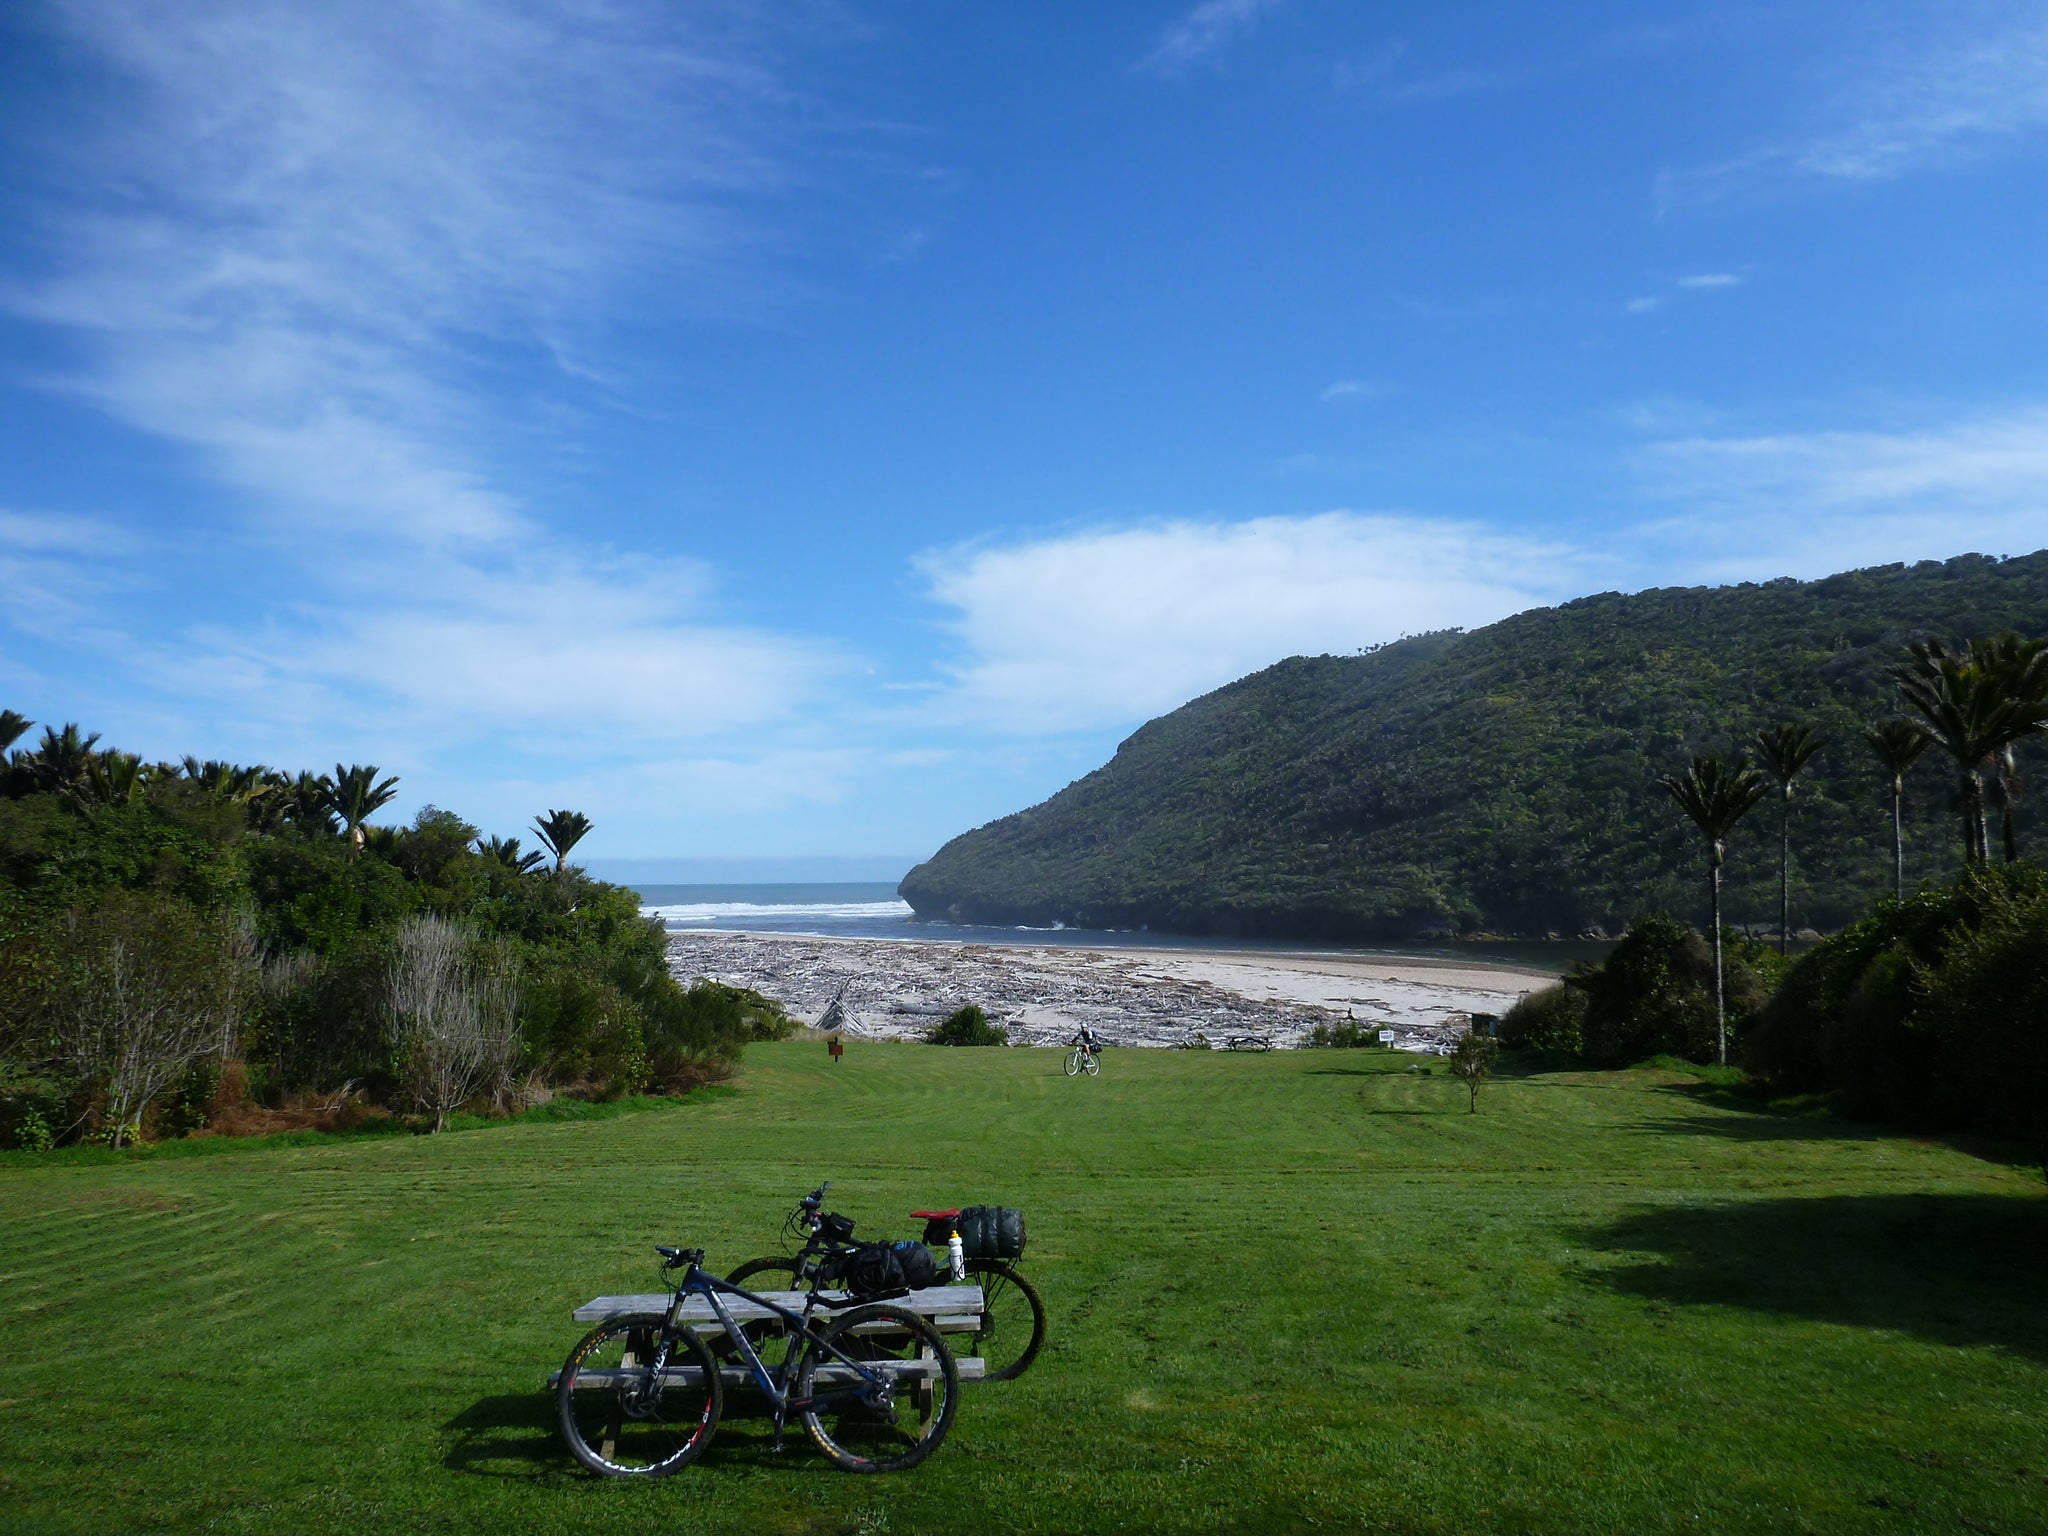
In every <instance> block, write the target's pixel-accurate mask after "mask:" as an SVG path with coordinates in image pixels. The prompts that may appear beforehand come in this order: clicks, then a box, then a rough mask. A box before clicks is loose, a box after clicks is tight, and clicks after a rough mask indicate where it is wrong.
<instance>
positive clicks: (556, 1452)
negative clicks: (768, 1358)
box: [441, 1390, 831, 1479]
mask: <svg viewBox="0 0 2048 1536" xmlns="http://www.w3.org/2000/svg"><path fill="white" fill-rule="evenodd" d="M442 1428H443V1429H446V1430H448V1431H450V1432H451V1433H452V1434H453V1435H454V1436H455V1441H454V1444H452V1445H451V1446H450V1447H449V1449H448V1454H447V1455H445V1456H443V1457H442V1458H441V1465H442V1466H444V1467H446V1468H447V1469H448V1470H449V1471H451V1472H463V1473H467V1474H469V1475H470V1476H473V1477H493V1478H507V1479H525V1478H539V1477H555V1476H560V1477H572V1478H583V1477H587V1476H588V1475H589V1474H588V1473H586V1472H585V1471H584V1469H583V1468H582V1467H581V1466H579V1465H578V1464H577V1461H576V1458H575V1457H574V1456H572V1455H570V1454H569V1448H568V1446H566V1445H564V1444H563V1443H562V1431H561V1427H560V1425H559V1424H558V1423H557V1422H556V1419H555V1397H554V1394H553V1393H552V1392H543V1391H535V1392H512V1393H504V1394H501V1395H499V1396H496V1397H485V1398H479V1399H478V1400H477V1401H476V1402H474V1403H471V1404H470V1405H469V1406H468V1407H467V1408H465V1409H463V1410H462V1412H460V1413H458V1414H457V1415H455V1417H454V1418H452V1419H450V1420H449V1421H448V1422H447V1423H446V1424H444V1425H443V1426H442ZM783 1447H784V1449H783V1454H782V1455H781V1456H777V1455H776V1454H775V1431H774V1426H773V1423H772V1422H771V1421H770V1419H769V1418H768V1414H767V1410H766V1406H765V1405H764V1404H763V1403H762V1401H761V1399H760V1398H759V1396H758V1395H757V1394H754V1393H751V1392H746V1391H744V1390H742V1391H739V1392H732V1391H728V1392H727V1394H726V1399H725V1411H724V1412H723V1413H722V1414H720V1415H719V1420H718V1433H717V1435H716V1436H715V1437H714V1438H713V1440H712V1442H711V1446H710V1448H709V1449H708V1450H707V1451H705V1453H704V1458H703V1461H702V1462H701V1463H700V1465H702V1466H706V1467H715V1466H717V1465H719V1464H720V1463H721V1462H723V1463H726V1464H728V1465H737V1466H767V1465H769V1464H771V1463H773V1464H775V1465H777V1466H785V1467H788V1468H789V1469H790V1470H792V1471H797V1470H811V1469H812V1468H814V1467H815V1468H818V1469H824V1470H830V1469H831V1467H830V1463H828V1462H827V1461H826V1460H825V1459H824V1458H823V1457H822V1456H818V1455H817V1454H815V1453H814V1452H813V1451H812V1450H811V1442H810V1437H809V1436H808V1435H806V1434H805V1433H804V1429H803V1426H802V1425H800V1424H797V1423H795V1422H794V1421H792V1422H791V1424H790V1426H789V1429H788V1430H787V1432H786V1433H785V1434H784V1436H783Z"/></svg>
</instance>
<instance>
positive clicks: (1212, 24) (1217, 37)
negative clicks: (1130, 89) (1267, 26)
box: [1135, 0, 1279, 79]
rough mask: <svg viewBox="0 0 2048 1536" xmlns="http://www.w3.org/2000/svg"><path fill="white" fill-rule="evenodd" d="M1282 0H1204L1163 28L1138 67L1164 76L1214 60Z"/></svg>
mask: <svg viewBox="0 0 2048 1536" xmlns="http://www.w3.org/2000/svg"><path fill="white" fill-rule="evenodd" d="M1278 4H1279V0H1201V3H1200V4H1199V5H1197V6H1195V8H1194V9H1193V10H1191V11H1189V12H1188V13H1187V14H1186V15H1184V16H1182V17H1181V18H1180V19H1179V20H1177V21H1175V22H1173V23H1172V24H1171V25H1169V26H1168V27H1167V28H1166V29H1165V30H1164V31H1162V32H1161V33H1160V34H1159V36H1158V38H1157V40H1156V41H1154V43H1153V44H1152V47H1151V48H1150V49H1149V50H1148V51H1147V52H1146V54H1145V56H1144V57H1143V58H1141V59H1140V60H1138V62H1137V64H1136V66H1135V67H1136V68H1137V69H1138V70H1140V71H1141V72H1143V73H1145V74H1151V75H1158V76H1159V77H1161V78H1162V79H1170V78H1172V77H1173V76H1176V75H1180V74H1184V73H1185V72H1186V71H1187V70H1188V69H1189V68H1191V67H1192V66H1194V65H1196V64H1202V63H1208V62H1213V61H1214V60H1216V59H1217V58H1219V57H1220V56H1221V55H1222V53H1223V51H1224V50H1225V49H1226V48H1228V47H1229V46H1230V45H1231V44H1232V43H1234V42H1236V41H1237V40H1238V39H1239V38H1241V37H1245V36H1248V35H1249V34H1250V33H1251V32H1253V31H1255V30H1256V29H1257V28H1258V25H1259V23H1260V22H1261V21H1263V20H1264V19H1265V18H1266V16H1267V14H1268V13H1269V12H1271V11H1272V10H1274V9H1275V7H1276V6H1277V5H1278Z"/></svg>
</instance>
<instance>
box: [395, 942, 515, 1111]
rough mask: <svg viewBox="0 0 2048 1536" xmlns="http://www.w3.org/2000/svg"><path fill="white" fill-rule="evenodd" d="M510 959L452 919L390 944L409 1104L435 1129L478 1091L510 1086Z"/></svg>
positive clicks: (402, 1079) (400, 1061)
mask: <svg viewBox="0 0 2048 1536" xmlns="http://www.w3.org/2000/svg"><path fill="white" fill-rule="evenodd" d="M514 976H515V972H514V968H513V961H512V959H511V957H510V956H509V955H508V954H507V953H506V952H505V950H504V949H503V947H502V946H499V945H496V944H492V943H489V942H488V941H485V940H482V939H479V938H478V937H477V935H476V934H475V933H474V932H473V931H472V930H470V929H468V928H466V927H464V926H463V925H461V924H459V923H453V922H450V921H448V920H447V919H446V918H441V917H434V916H425V917H415V918H409V919H407V920H406V921H405V922H404V923H402V924H400V925H399V928H398V931H397V933H396V934H395V935H394V936H393V938H392V943H391V952H390V969H389V971H388V972H387V979H386V992H385V1001H386V1017H387V1022H388V1027H389V1029H390V1035H391V1048H392V1059H393V1065H394V1066H395V1068H396V1070H397V1073H398V1079H399V1083H400V1085H401V1087H402V1089H403V1091H404V1093H405V1096H406V1098H407V1099H408V1100H409V1101H410V1102H411V1104H412V1105H413V1107H414V1108H415V1109H417V1110H418V1111H420V1112H421V1113H422V1114H432V1115H433V1117H434V1129H435V1130H436V1131H439V1130H442V1129H444V1128H446V1126H447V1124H448V1117H449V1115H451V1114H452V1113H454V1111H455V1110H457V1109H459V1108H460V1107H461V1106H462V1105H464V1104H466V1103H468V1102H469V1100H470V1099H471V1098H473V1097H475V1096H476V1095H477V1094H478V1093H479V1092H482V1091H484V1090H486V1089H490V1090H493V1091H496V1090H500V1089H503V1088H505V1087H508V1086H509V1085H510V1082H511V1079H512V1073H513V1069H514V1068H515V1067H516V1066H517V1065H518V1063H519V1058H520V1054H521V1041H520V1035H519V994H518V986H517V983H516V981H515V979H514Z"/></svg>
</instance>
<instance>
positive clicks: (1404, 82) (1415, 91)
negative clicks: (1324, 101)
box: [1330, 38, 1523, 108]
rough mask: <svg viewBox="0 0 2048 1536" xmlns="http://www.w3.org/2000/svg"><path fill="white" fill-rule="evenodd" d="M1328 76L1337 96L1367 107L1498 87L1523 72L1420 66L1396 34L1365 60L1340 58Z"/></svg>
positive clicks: (1415, 103)
mask: <svg viewBox="0 0 2048 1536" xmlns="http://www.w3.org/2000/svg"><path fill="white" fill-rule="evenodd" d="M1330 78H1331V84H1332V85H1333V86H1334V87H1335V89H1336V91H1337V93H1338V94H1339V95H1340V96H1345V97H1349V98H1351V99H1354V100H1357V101H1361V102H1364V103H1365V104H1367V105H1369V106H1374V107H1383V108H1396V107H1411V106H1419V105H1422V104H1424V103H1427V102H1435V101H1452V100H1456V99H1457V98H1459V97H1461V96H1476V95H1479V94H1481V93H1482V92H1486V91H1494V90H1499V89H1502V88H1504V87H1507V86H1511V85H1514V84H1516V83H1517V82H1518V81H1520V80H1521V79H1522V78H1523V74H1522V73H1518V72H1516V71H1512V70H1506V69H1501V68H1494V67H1488V68H1481V67H1476V66H1473V65H1456V66H1452V67H1450V68H1446V69H1431V68H1428V67H1426V66H1423V67H1418V66H1417V64H1416V63H1415V61H1414V57H1413V54H1412V52H1411V50H1410V49H1409V46H1408V44H1407V43H1406V42H1403V41H1401V40H1400V39H1398V38H1397V39H1395V40H1393V41H1390V42H1387V43H1383V44H1381V45H1380V47H1378V48H1377V49H1375V50H1374V51H1373V52H1371V53H1369V54H1367V55H1366V56H1365V57H1363V58H1359V59H1340V60H1339V61H1338V62H1337V63H1336V65H1335V66H1333V68H1332V70H1331V76H1330Z"/></svg>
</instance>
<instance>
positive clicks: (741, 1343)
mask: <svg viewBox="0 0 2048 1536" xmlns="http://www.w3.org/2000/svg"><path fill="white" fill-rule="evenodd" d="M721 1293H723V1294H724V1295H728V1296H739V1297H743V1298H744V1299H745V1300H747V1301H750V1302H752V1303H754V1305H755V1306H758V1307H766V1308H767V1309H768V1310H769V1311H770V1312H773V1313H774V1314H775V1315H776V1316H777V1317H779V1318H781V1319H782V1320H783V1321H784V1322H786V1323H791V1324H794V1325H795V1328H796V1334H797V1335H798V1337H792V1338H791V1339H790V1341H789V1351H788V1353H787V1354H786V1355H785V1356H784V1357H783V1360H782V1363H781V1364H780V1365H778V1366H771V1365H769V1364H767V1362H765V1361H764V1360H762V1358H761V1355H760V1352H759V1351H758V1350H756V1349H755V1348H754V1344H753V1341H752V1340H751V1339H749V1338H748V1337H747V1335H746V1332H745V1330H743V1329H742V1328H741V1327H740V1325H739V1323H738V1322H737V1321H736V1320H735V1319H734V1317H733V1315H732V1312H731V1310H730V1309H729V1308H727V1306H726V1305H725V1303H724V1302H723V1301H722V1300H721V1299H720V1295H721ZM690 1296H702V1297H703V1298H704V1300H705V1302H706V1303H707V1304H708V1305H709V1306H710V1308H711V1314H712V1316H714V1317H716V1318H717V1319H718V1321H719V1323H720V1324H721V1325H722V1326H723V1327H724V1329H725V1336H726V1338H727V1339H729V1340H730V1341H731V1342H732V1345H733V1347H734V1348H735V1349H737V1350H738V1351H739V1355H740V1359H741V1360H742V1361H743V1362H744V1363H745V1365H746V1367H747V1371H748V1373H749V1374H750V1375H752V1376H753V1378H754V1383H755V1385H757V1386H758V1387H760V1389H761V1391H762V1394H763V1395H764V1396H766V1397H767V1399H768V1402H769V1405H770V1407H772V1408H773V1410H774V1416H775V1438H776V1442H777V1444H778V1445H779V1444H780V1443H781V1439H782V1426H783V1421H784V1419H785V1418H786V1417H787V1416H788V1415H789V1414H791V1413H803V1412H805V1411H807V1410H810V1409H817V1408H832V1407H836V1406H838V1405H840V1404H842V1403H852V1402H864V1403H865V1402H872V1401H873V1400H874V1397H875V1394H876V1393H877V1391H879V1392H880V1393H881V1394H882V1396H883V1398H884V1400H885V1401H886V1400H887V1399H888V1397H889V1396H891V1395H892V1394H893V1393H894V1392H895V1389H896V1383H895V1381H894V1380H893V1379H892V1378H891V1377H890V1376H889V1375H888V1374H887V1373H886V1372H882V1371H877V1370H875V1369H874V1368H873V1367H872V1366H871V1365H870V1364H869V1363H867V1362H865V1361H861V1360H856V1359H854V1358H853V1357H852V1356H851V1355H849V1354H847V1353H845V1352H844V1351H843V1350H840V1349H839V1348H837V1347H836V1346H834V1345H833V1344H831V1343H830V1342H828V1341H827V1340H826V1339H825V1338H823V1337H822V1336H821V1335H820V1334H819V1333H818V1332H817V1331H816V1330H815V1329H814V1328H813V1326H812V1323H811V1312H812V1310H813V1309H814V1308H815V1307H816V1305H817V1293H816V1292H815V1291H813V1292H812V1293H811V1295H810V1297H809V1298H808V1299H807V1300H806V1301H805V1303H804V1307H803V1310H802V1311H800V1312H799V1311H796V1310H794V1309H792V1308H789V1307H785V1306H782V1305H781V1304H779V1303H777V1302H773V1301H770V1300H769V1299H768V1298H767V1297H765V1296H759V1295H756V1294H755V1293H754V1292H752V1291H749V1290H746V1289H744V1288H742V1287H740V1286H737V1285H734V1284H732V1283H731V1282H730V1281H726V1280H721V1279H719V1278H718V1276H716V1275H713V1274H709V1273H707V1272H706V1271H705V1270H704V1268H703V1267H702V1266H701V1265H697V1264H692V1265H691V1266H690V1267H689V1269H688V1270H687V1271H686V1272H685V1274H684V1276H683V1283H682V1284H681V1285H680V1286H678V1287H677V1288H676V1296H675V1300H674V1301H673V1302H671V1303H670V1304H669V1311H668V1325H667V1328H666V1329H665V1330H664V1331H665V1332H666V1333H668V1334H669V1335H671V1336H673V1335H674V1334H678V1333H681V1332H682V1330H683V1329H685V1328H687V1327H689V1326H690V1325H689V1324H688V1323H687V1322H685V1321H684V1319H683V1303H684V1300H685V1299H686V1298H687V1297H690ZM803 1345H808V1346H809V1347H811V1348H815V1349H817V1350H820V1351H822V1352H823V1353H825V1354H827V1355H830V1356H831V1357H832V1358H833V1359H835V1360H837V1361H838V1362H839V1363H840V1364H842V1365H847V1366H851V1367H852V1368H853V1370H854V1372H855V1374H856V1375H857V1376H858V1377H859V1378H860V1379H859V1382H858V1384H856V1385H853V1386H849V1387H847V1388H845V1389H843V1390H841V1391H836V1392H816V1393H813V1394H812V1395H811V1396H809V1397H792V1396H791V1395H790V1393H789V1373H790V1371H791V1369H792V1368H793V1367H794V1366H795V1364H796V1362H797V1359H798V1357H799V1351H800V1348H801V1347H802V1346H803ZM667 1364H668V1342H667V1340H666V1339H664V1340H663V1342H662V1344H661V1346H660V1348H658V1349H657V1350H656V1352H655V1359H654V1360H653V1361H652V1362H651V1363H650V1366H649V1369H650V1371H651V1372H660V1371H663V1370H666V1369H667Z"/></svg>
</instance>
